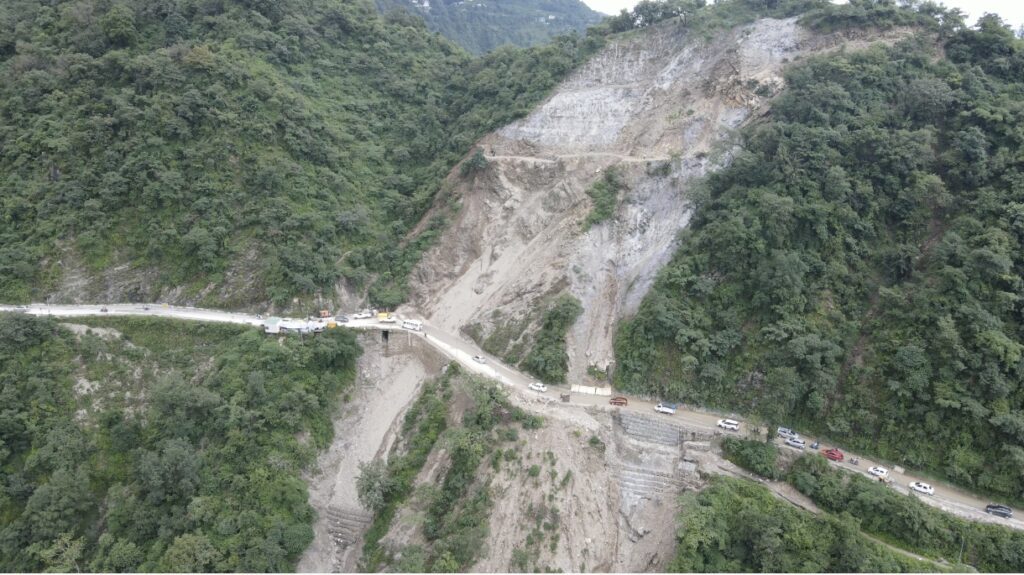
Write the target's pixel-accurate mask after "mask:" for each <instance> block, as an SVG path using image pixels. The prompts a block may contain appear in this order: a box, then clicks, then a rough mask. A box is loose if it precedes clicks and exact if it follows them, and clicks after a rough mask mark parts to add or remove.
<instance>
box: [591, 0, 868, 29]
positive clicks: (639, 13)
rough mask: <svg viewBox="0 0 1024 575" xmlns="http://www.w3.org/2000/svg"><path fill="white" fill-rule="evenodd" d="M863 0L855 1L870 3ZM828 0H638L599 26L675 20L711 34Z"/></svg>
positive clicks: (819, 7)
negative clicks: (629, 8) (712, 0)
mask: <svg viewBox="0 0 1024 575" xmlns="http://www.w3.org/2000/svg"><path fill="white" fill-rule="evenodd" d="M873 1H874V0H866V2H865V1H861V2H857V0H854V3H857V4H864V3H871V2H873ZM829 9H830V5H829V2H828V0H768V1H765V0H716V1H715V2H710V3H709V2H707V1H706V0H641V1H640V2H638V3H637V4H636V6H634V7H633V9H632V10H625V9H623V10H622V11H621V12H620V13H619V14H618V15H616V16H613V17H611V18H607V19H606V20H605V21H604V22H602V23H601V25H600V28H606V29H608V30H610V31H611V32H626V31H630V30H639V29H642V28H647V27H649V26H654V25H655V24H659V23H661V22H665V21H671V20H674V21H676V22H679V23H680V24H682V25H683V26H685V27H686V28H687V29H688V30H690V31H691V32H696V33H701V34H705V35H706V34H710V33H711V32H713V31H714V30H719V29H726V28H732V27H734V26H739V25H742V24H748V23H750V22H753V21H754V20H757V19H758V18H788V17H790V16H796V15H800V14H806V13H808V12H812V11H815V10H825V11H826V12H828V10H829Z"/></svg>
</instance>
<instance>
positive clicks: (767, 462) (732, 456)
mask: <svg viewBox="0 0 1024 575" xmlns="http://www.w3.org/2000/svg"><path fill="white" fill-rule="evenodd" d="M722 451H723V452H724V453H725V458H726V459H728V460H729V461H732V462H733V463H735V464H736V465H739V466H740V467H742V468H743V469H746V470H748V471H752V472H754V473H756V474H758V475H760V476H761V477H767V478H768V479H778V478H779V475H780V473H779V466H778V459H779V448H778V447H775V444H774V443H771V442H770V441H755V440H752V439H740V438H737V437H726V438H725V439H723V440H722Z"/></svg>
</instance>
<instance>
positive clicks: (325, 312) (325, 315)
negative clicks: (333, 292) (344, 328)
mask: <svg viewBox="0 0 1024 575" xmlns="http://www.w3.org/2000/svg"><path fill="white" fill-rule="evenodd" d="M329 317H331V310H327V309H322V310H320V319H327V318H329Z"/></svg>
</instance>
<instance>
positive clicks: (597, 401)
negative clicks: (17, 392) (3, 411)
mask: <svg viewBox="0 0 1024 575" xmlns="http://www.w3.org/2000/svg"><path fill="white" fill-rule="evenodd" d="M103 310H106V311H103ZM0 312H16V313H27V314H31V315H37V316H53V317H62V318H71V317H86V316H115V315H116V316H140V317H164V318H171V319H182V320H192V321H206V322H221V323H233V324H239V325H251V326H254V327H262V326H263V321H264V320H263V318H262V317H260V316H258V315H254V314H245V313H236V312H227V311H220V310H211V309H201V308H194V307H182V306H172V305H168V304H107V305H48V304H31V305H27V306H13V305H0ZM343 325H344V327H348V328H351V329H361V330H367V329H375V330H393V331H406V333H408V334H409V337H419V338H422V340H423V341H424V342H425V343H428V344H430V345H431V346H433V347H434V348H435V349H437V350H438V351H440V352H441V353H443V354H444V355H445V356H447V357H449V358H451V359H453V360H455V361H457V362H459V364H460V365H461V366H463V367H464V368H465V369H466V370H468V371H470V372H473V373H477V374H480V375H484V376H487V377H491V378H494V379H496V380H498V381H499V382H501V383H503V384H506V385H510V386H515V387H519V388H525V387H526V386H528V385H529V384H530V383H531V382H533V381H536V380H535V379H533V378H532V377H530V376H529V375H527V374H525V373H523V372H521V371H519V370H517V369H515V368H513V367H510V366H508V365H505V364H504V363H502V362H501V361H499V360H498V359H496V358H494V357H490V356H489V355H488V354H487V353H485V352H484V351H483V350H481V349H480V348H478V347H477V346H476V345H475V344H474V343H472V342H469V341H466V340H464V339H462V338H460V337H458V336H456V335H453V334H450V333H447V332H444V331H442V330H440V329H438V328H437V327H436V326H433V325H431V324H430V323H429V322H424V324H423V330H422V331H419V332H412V331H407V330H402V329H401V327H400V325H399V324H395V323H380V322H378V321H377V320H376V319H363V320H352V321H349V322H348V323H345V324H343ZM474 356H481V357H485V358H486V362H485V363H483V364H481V363H478V362H477V361H475V360H474V359H473V357H474ZM568 392H569V389H568V387H567V386H549V393H550V394H551V395H554V394H556V393H568ZM571 404H573V405H580V406H594V407H600V408H603V409H611V408H610V406H609V405H608V399H607V398H606V397H603V396H596V395H585V394H578V393H576V394H572V399H571ZM618 409H627V410H629V411H636V412H642V413H650V414H653V410H654V403H652V402H650V401H646V400H643V399H639V398H633V397H630V398H629V406H628V407H626V408H618ZM664 417H669V416H664ZM671 417H672V419H673V420H674V421H675V422H677V423H681V424H684V425H686V426H688V427H694V428H698V429H704V430H707V431H717V427H716V424H717V421H718V419H719V416H718V415H715V414H712V413H707V412H704V411H696V410H692V409H685V408H681V409H679V410H678V411H677V412H676V414H675V415H674V416H671ZM743 429H744V432H745V434H746V433H749V431H748V426H743ZM755 432H756V430H755ZM760 433H761V434H762V435H763V433H764V432H763V431H760ZM804 439H806V441H807V443H808V444H810V443H812V442H813V441H814V438H813V437H805V438H804ZM776 443H777V444H778V445H780V449H790V448H789V447H786V446H784V445H783V444H782V442H781V441H780V440H776ZM822 447H825V445H824V444H823V445H822ZM856 457H857V456H856V455H854V454H851V453H849V452H847V453H846V461H845V462H843V463H835V462H831V463H832V464H833V465H835V466H836V467H839V468H841V469H844V470H846V471H850V472H853V473H861V474H864V475H868V474H867V470H868V468H870V467H871V466H873V465H883V466H885V467H888V468H889V478H890V479H892V480H893V481H892V483H891V487H892V488H893V489H896V490H897V491H900V492H901V493H909V489H908V488H907V485H908V484H909V483H910V482H913V481H923V482H925V483H929V484H931V485H933V486H934V487H935V495H934V496H930V497H929V496H920V499H921V500H922V501H924V502H925V503H927V504H929V505H931V506H933V507H938V508H939V509H942V510H944V511H947V512H950V513H953V514H955V515H958V516H960V517H963V518H966V519H970V520H973V521H981V522H988V523H996V524H999V525H1005V526H1008V527H1012V528H1014V529H1020V530H1024V521H1021V520H1020V519H1019V517H1021V515H1020V511H1019V510H1014V514H1015V515H1016V516H1017V517H1018V518H1015V519H1009V520H1008V519H1002V518H999V517H994V516H992V515H989V514H987V513H985V511H984V509H985V505H986V504H988V503H989V501H988V500H986V499H983V498H980V497H978V496H975V495H973V494H971V493H968V492H966V491H963V490H961V489H958V488H956V487H952V486H950V485H947V484H945V483H939V482H936V481H934V480H930V479H924V478H921V477H917V476H915V475H913V474H910V473H896V472H895V470H893V469H892V467H891V466H888V465H885V464H881V463H875V462H874V461H870V460H868V459H866V458H863V457H861V458H860V463H859V464H858V465H856V466H855V465H851V464H850V463H849V461H850V460H851V459H853V458H856ZM868 477H870V476H868Z"/></svg>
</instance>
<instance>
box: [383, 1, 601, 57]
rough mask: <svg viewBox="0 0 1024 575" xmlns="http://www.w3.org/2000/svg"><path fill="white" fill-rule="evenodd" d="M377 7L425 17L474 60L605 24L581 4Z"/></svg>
mask: <svg viewBox="0 0 1024 575" xmlns="http://www.w3.org/2000/svg"><path fill="white" fill-rule="evenodd" d="M377 6H378V7H380V9H381V10H383V11H388V10H407V11H409V12H411V13H413V14H416V15H418V16H421V17H422V18H423V19H424V20H426V22H427V26H429V27H430V29H431V30H436V31H437V32H440V33H441V34H444V35H445V36H446V37H448V38H449V39H450V40H452V41H454V42H455V43H456V44H459V45H460V46H462V47H463V48H465V49H467V50H469V51H470V52H473V53H476V54H482V53H484V52H490V51H491V50H494V49H495V48H498V47H499V46H503V45H505V44H512V45H515V46H522V47H527V46H533V45H535V44H540V43H543V42H546V41H548V40H550V39H551V38H554V37H555V36H559V35H561V34H565V33H567V32H573V31H576V32H582V31H583V30H584V29H586V27H587V26H590V25H593V24H596V23H598V22H600V21H601V18H602V16H601V14H599V13H598V12H595V11H593V10H591V9H590V8H588V7H587V5H586V4H584V3H583V2H581V1H580V0H377Z"/></svg>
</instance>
